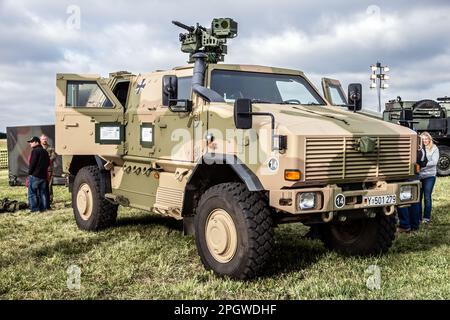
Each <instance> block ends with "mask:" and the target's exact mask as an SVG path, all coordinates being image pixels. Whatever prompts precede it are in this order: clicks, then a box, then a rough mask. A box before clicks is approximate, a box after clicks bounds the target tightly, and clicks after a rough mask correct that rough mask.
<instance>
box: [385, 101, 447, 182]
mask: <svg viewBox="0 0 450 320" xmlns="http://www.w3.org/2000/svg"><path fill="white" fill-rule="evenodd" d="M436 100H437V101H435V100H431V99H424V100H420V101H403V100H402V98H401V97H397V99H395V100H390V101H389V102H388V103H386V109H385V111H384V112H383V119H384V120H385V121H389V122H392V123H397V124H401V125H404V126H406V127H409V128H411V129H413V130H415V131H417V132H418V133H422V132H424V131H428V132H429V133H430V134H431V136H432V137H433V140H434V141H435V142H436V144H437V145H438V146H439V162H438V165H437V173H438V175H440V176H448V175H450V97H442V98H437V99H436Z"/></svg>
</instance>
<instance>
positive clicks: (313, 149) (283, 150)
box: [56, 18, 419, 279]
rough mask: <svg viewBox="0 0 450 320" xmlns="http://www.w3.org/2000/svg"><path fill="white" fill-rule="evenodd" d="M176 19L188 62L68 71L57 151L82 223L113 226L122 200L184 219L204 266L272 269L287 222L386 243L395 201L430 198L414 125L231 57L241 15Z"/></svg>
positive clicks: (237, 273)
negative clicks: (207, 23) (330, 98)
mask: <svg viewBox="0 0 450 320" xmlns="http://www.w3.org/2000/svg"><path fill="white" fill-rule="evenodd" d="M175 24H176V25H177V26H180V27H182V28H184V29H185V30H186V32H185V33H181V34H180V41H181V44H182V47H181V49H182V51H183V52H185V53H189V62H190V64H188V65H186V66H183V67H177V68H174V69H171V70H166V71H155V72H150V73H142V74H132V73H129V72H116V73H111V74H110V75H109V77H108V78H102V77H101V76H99V75H81V74H58V75H57V78H56V87H57V88H56V135H57V137H58V139H57V145H56V151H57V152H58V154H61V155H63V170H64V172H65V173H66V175H67V179H68V180H67V181H68V186H69V190H70V191H71V193H72V206H73V212H74V216H75V220H76V223H77V225H78V226H79V228H81V229H83V230H100V229H104V228H107V227H110V226H112V225H114V223H115V221H116V217H117V210H118V206H119V205H121V206H125V207H133V208H138V209H141V210H144V211H148V212H153V213H158V214H161V215H165V216H170V217H173V218H175V219H180V220H182V221H183V226H184V232H185V233H186V234H191V235H194V236H195V239H196V246H197V249H198V253H199V255H200V258H201V261H202V263H203V264H204V266H205V267H206V268H207V269H212V270H213V271H214V272H215V273H216V274H218V275H222V276H230V277H233V278H239V279H248V278H252V277H255V276H257V275H258V274H260V273H261V272H262V271H263V270H264V268H265V264H266V262H268V261H269V260H270V253H271V251H272V249H273V246H274V240H273V237H274V227H275V226H277V225H278V224H281V223H290V222H301V223H303V224H305V225H308V226H313V227H315V228H316V229H317V230H318V231H319V232H320V235H321V239H322V240H323V242H324V243H325V245H326V246H327V247H328V248H330V249H335V250H337V251H339V252H343V253H346V254H357V255H360V254H361V255H363V254H378V253H382V252H386V251H387V250H388V248H389V247H390V246H391V244H392V242H393V240H394V237H395V236H394V235H395V227H396V226H395V223H396V219H395V206H398V205H401V206H407V205H410V204H411V203H414V202H417V199H418V194H419V184H418V182H417V181H415V180H414V176H415V173H416V172H417V166H416V164H415V160H416V150H417V136H416V134H415V133H414V132H413V131H412V130H410V129H408V128H405V127H402V126H398V125H394V124H390V123H388V122H385V121H381V120H376V119H371V118H368V117H366V116H364V115H361V114H359V113H357V112H348V110H347V109H346V108H345V110H342V108H338V107H336V106H332V105H330V104H329V102H327V100H326V99H324V98H323V97H322V95H321V94H320V93H319V91H318V90H317V89H316V88H315V87H314V85H313V84H312V83H311V82H310V80H309V79H308V78H307V77H306V76H305V74H304V73H303V72H301V71H298V70H290V69H283V68H274V67H268V66H256V65H231V64H224V63H219V62H221V61H223V58H224V55H225V54H226V40H227V39H228V38H234V37H235V36H236V35H237V23H236V22H235V21H233V20H232V19H230V18H220V19H214V20H213V22H212V25H211V27H210V28H204V27H202V26H200V25H198V24H197V25H196V26H186V25H183V24H181V23H179V22H175ZM360 92H361V90H360V86H359V87H358V86H357V85H356V86H353V87H351V88H350V90H349V94H348V96H349V97H350V99H351V102H352V103H351V104H350V107H349V108H354V109H360V106H361V95H360ZM355 111H356V110H355Z"/></svg>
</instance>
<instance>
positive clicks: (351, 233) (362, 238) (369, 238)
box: [321, 212, 396, 255]
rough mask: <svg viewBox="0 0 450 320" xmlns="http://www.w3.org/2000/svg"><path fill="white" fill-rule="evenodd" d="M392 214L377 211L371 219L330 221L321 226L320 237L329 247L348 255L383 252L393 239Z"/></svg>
mask: <svg viewBox="0 0 450 320" xmlns="http://www.w3.org/2000/svg"><path fill="white" fill-rule="evenodd" d="M395 231H396V220H395V216H394V215H390V216H386V215H385V214H383V213H382V212H378V213H377V215H376V217H375V218H373V219H369V218H366V219H357V220H350V221H346V222H332V223H327V224H324V225H322V226H321V235H322V236H321V239H322V241H323V242H324V244H325V246H326V247H327V248H329V249H332V250H336V251H338V252H340V253H344V254H349V255H371V254H380V253H385V252H387V251H388V250H389V248H390V247H391V246H392V242H393V241H394V239H395Z"/></svg>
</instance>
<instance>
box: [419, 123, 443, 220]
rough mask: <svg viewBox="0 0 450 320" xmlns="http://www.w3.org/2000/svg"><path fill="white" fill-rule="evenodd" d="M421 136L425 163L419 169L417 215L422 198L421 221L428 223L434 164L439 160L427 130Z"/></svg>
mask: <svg viewBox="0 0 450 320" xmlns="http://www.w3.org/2000/svg"><path fill="white" fill-rule="evenodd" d="M420 137H421V138H422V143H423V145H424V146H425V153H426V157H427V160H428V162H427V165H426V166H425V167H423V168H422V169H421V170H420V174H419V177H420V182H421V183H422V188H421V191H420V203H419V206H417V207H418V210H419V215H420V217H422V199H423V200H424V207H425V209H424V212H423V219H422V221H423V223H426V224H428V223H429V222H430V219H431V208H432V199H431V194H432V193H433V188H434V184H435V182H436V166H437V164H438V161H439V149H438V147H437V146H436V145H435V144H434V143H433V138H432V137H431V135H430V134H429V133H428V132H422V134H421V135H420Z"/></svg>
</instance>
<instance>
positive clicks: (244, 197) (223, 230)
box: [195, 183, 273, 279]
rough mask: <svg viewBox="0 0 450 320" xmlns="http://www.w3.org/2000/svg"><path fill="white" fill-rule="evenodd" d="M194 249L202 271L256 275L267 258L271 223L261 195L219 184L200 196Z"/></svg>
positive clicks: (241, 186) (244, 276) (237, 185)
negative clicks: (201, 265)
mask: <svg viewBox="0 0 450 320" xmlns="http://www.w3.org/2000/svg"><path fill="white" fill-rule="evenodd" d="M195 235H196V244H197V250H198V253H199V255H200V258H201V261H202V263H203V265H204V266H205V268H206V269H208V270H211V269H212V270H213V271H214V272H215V273H217V274H218V275H221V276H230V277H233V278H237V279H248V278H253V277H255V276H257V275H258V274H259V273H260V272H261V271H262V270H263V268H264V266H265V264H266V262H267V261H268V260H269V258H270V254H271V251H272V247H273V222H272V218H271V215H270V210H269V206H268V204H267V201H266V200H265V199H264V197H263V196H262V194H260V193H258V192H250V191H248V190H247V188H246V186H245V185H244V184H242V183H222V184H219V185H216V186H213V187H211V188H209V189H208V190H207V191H206V192H205V193H204V194H203V195H202V197H201V199H200V201H199V204H198V208H197V213H196V216H195Z"/></svg>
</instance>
